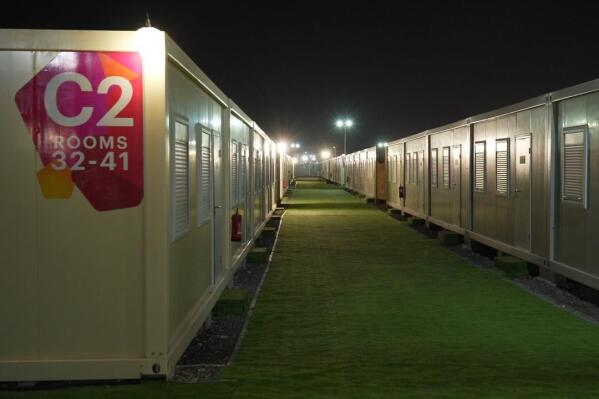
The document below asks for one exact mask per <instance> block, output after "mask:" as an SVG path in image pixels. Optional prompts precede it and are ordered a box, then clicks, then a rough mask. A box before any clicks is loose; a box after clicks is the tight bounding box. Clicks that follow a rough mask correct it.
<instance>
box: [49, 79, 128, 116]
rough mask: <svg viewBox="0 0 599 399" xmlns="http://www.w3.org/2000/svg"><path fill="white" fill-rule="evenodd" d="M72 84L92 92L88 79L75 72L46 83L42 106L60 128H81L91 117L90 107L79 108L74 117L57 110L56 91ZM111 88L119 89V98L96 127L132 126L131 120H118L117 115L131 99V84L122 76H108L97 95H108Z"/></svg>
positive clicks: (102, 82) (101, 83) (99, 86)
mask: <svg viewBox="0 0 599 399" xmlns="http://www.w3.org/2000/svg"><path fill="white" fill-rule="evenodd" d="M66 82H73V83H76V84H77V86H79V89H80V90H81V91H85V92H89V91H92V84H91V82H90V81H89V79H88V78H86V77H85V76H83V75H82V74H80V73H77V72H63V73H59V74H58V75H56V76H54V77H53V78H52V79H50V81H49V82H48V84H47V86H46V91H45V93H44V106H45V107H46V112H48V116H50V118H51V119H52V120H53V121H54V122H56V123H57V124H59V125H61V126H66V127H76V126H81V125H83V124H84V123H86V122H87V121H89V119H90V118H91V117H92V113H93V108H92V107H81V110H80V111H79V114H77V115H76V116H66V115H64V114H63V113H62V112H60V110H59V109H58V101H57V98H56V96H57V94H58V89H59V88H60V86H62V84H63V83H66ZM112 86H118V87H119V88H120V89H121V96H120V97H119V99H118V101H117V102H116V103H115V104H114V105H113V106H112V108H110V109H109V110H108V112H107V113H106V115H104V116H103V117H102V118H100V120H99V121H98V126H125V127H131V126H133V118H119V117H118V114H119V113H120V112H121V111H122V110H123V109H125V107H126V106H127V105H129V102H130V101H131V98H132V97H133V86H132V85H131V82H129V81H128V80H127V79H125V78H124V77H122V76H108V77H106V78H104V79H103V80H102V81H101V82H100V84H99V85H98V91H97V93H98V94H108V89H110V88H111V87H112Z"/></svg>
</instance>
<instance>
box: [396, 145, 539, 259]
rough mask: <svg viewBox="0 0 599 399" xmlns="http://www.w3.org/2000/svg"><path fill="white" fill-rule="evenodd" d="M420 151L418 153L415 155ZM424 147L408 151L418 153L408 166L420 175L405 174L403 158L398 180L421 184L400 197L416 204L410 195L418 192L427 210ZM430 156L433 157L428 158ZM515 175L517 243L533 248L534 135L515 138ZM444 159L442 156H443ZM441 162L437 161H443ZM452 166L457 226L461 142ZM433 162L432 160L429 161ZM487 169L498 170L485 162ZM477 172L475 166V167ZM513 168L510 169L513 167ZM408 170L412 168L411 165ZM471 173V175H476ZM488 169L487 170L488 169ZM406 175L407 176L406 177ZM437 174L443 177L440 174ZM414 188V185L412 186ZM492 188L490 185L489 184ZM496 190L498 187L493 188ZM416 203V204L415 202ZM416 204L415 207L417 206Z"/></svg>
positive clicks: (403, 201)
mask: <svg viewBox="0 0 599 399" xmlns="http://www.w3.org/2000/svg"><path fill="white" fill-rule="evenodd" d="M416 154H418V155H416ZM423 154H424V153H423V152H422V151H420V152H417V153H416V152H415V153H412V154H409V155H410V156H411V157H414V156H416V159H413V158H410V156H408V157H406V161H407V162H413V163H412V165H409V166H408V168H410V167H411V168H415V167H417V169H419V170H414V171H411V172H412V173H414V174H415V175H418V176H417V177H415V178H414V177H412V179H410V177H409V176H404V175H403V169H404V167H403V166H404V165H402V162H400V163H399V165H398V166H399V168H400V170H399V180H400V182H399V184H400V186H404V187H406V184H405V182H406V180H407V181H408V184H412V185H413V186H414V185H417V186H420V187H418V189H417V190H414V189H415V188H416V187H406V189H405V193H406V194H405V196H406V198H403V199H401V198H400V203H401V204H402V205H403V206H405V205H406V203H408V204H410V203H411V204H412V205H414V203H413V202H412V201H410V200H411V199H409V198H408V196H409V195H410V194H412V195H416V196H417V198H418V200H417V201H418V202H419V205H420V206H419V207H418V208H421V210H422V211H423V213H424V206H425V202H424V195H425V190H424V164H423V160H422V155H423ZM429 159H430V158H429ZM513 159H515V175H514V178H515V180H514V183H513V187H512V188H511V189H512V193H511V194H512V195H513V197H514V209H515V226H514V228H515V244H516V246H518V247H520V248H524V249H527V250H528V249H530V199H531V195H530V188H531V181H530V174H531V138H530V136H529V135H527V136H521V137H517V138H516V139H515V157H514V158H513ZM441 162H442V159H441ZM441 162H438V164H440V163H441ZM450 164H451V167H450V176H451V177H450V188H449V189H450V193H451V194H450V201H451V205H450V209H451V212H450V214H451V217H452V220H451V222H452V223H453V224H455V225H457V226H461V225H462V223H461V220H462V201H463V200H464V198H463V197H462V145H461V144H458V145H454V146H452V148H451V162H450ZM429 165H430V163H429ZM485 167H486V169H487V171H488V170H489V169H492V170H495V168H489V165H485ZM472 172H473V173H474V168H472ZM510 172H511V171H510ZM408 173H410V170H409V169H408ZM473 173H472V178H474V176H473ZM487 173H488V172H487ZM406 177H407V179H406ZM438 178H442V176H440V175H439V174H438ZM414 179H417V184H415V183H413V181H414ZM410 188H412V189H410ZM487 189H490V188H487ZM493 190H495V188H493ZM413 207H414V206H413ZM414 208H415V207H414Z"/></svg>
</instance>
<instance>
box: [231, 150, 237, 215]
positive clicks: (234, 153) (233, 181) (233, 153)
mask: <svg viewBox="0 0 599 399" xmlns="http://www.w3.org/2000/svg"><path fill="white" fill-rule="evenodd" d="M231 200H232V201H231V202H232V203H233V205H237V204H238V203H239V152H238V144H237V141H235V140H231Z"/></svg>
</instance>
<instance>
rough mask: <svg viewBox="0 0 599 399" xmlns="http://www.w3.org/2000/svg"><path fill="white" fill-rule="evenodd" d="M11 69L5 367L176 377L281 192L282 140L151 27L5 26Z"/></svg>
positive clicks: (4, 171)
mask: <svg viewBox="0 0 599 399" xmlns="http://www.w3.org/2000/svg"><path fill="white" fill-rule="evenodd" d="M0 71H1V73H2V78H1V79H0V112H1V113H2V126H1V127H0V131H1V135H2V138H3V140H4V145H3V146H1V147H0V182H1V183H2V187H3V192H4V193H5V195H3V196H1V197H0V209H2V210H3V212H2V219H1V224H2V227H3V228H2V230H1V233H0V234H2V236H1V239H0V301H1V302H2V306H1V307H0V318H1V319H2V320H4V321H5V322H3V323H2V326H1V327H0V381H40V380H77V379H86V380H88V379H129V378H133V379H135V378H140V377H142V376H149V375H152V376H156V375H158V376H166V377H169V376H171V375H172V373H173V371H174V368H175V365H176V363H177V361H178V359H179V358H180V356H181V354H182V353H183V351H184V350H185V348H186V347H187V346H188V344H189V342H190V341H191V339H192V338H193V337H194V335H195V334H196V333H197V331H198V330H199V328H200V326H201V325H202V324H203V323H204V321H205V320H207V318H208V317H209V314H210V312H211V309H212V307H213V305H214V304H215V302H216V301H217V299H218V298H219V296H220V294H221V292H222V291H223V289H224V288H225V287H226V285H227V284H228V283H229V282H230V281H231V278H232V275H233V272H234V271H235V270H236V268H237V266H238V265H239V264H240V263H241V262H242V261H243V259H244V257H245V255H246V253H247V252H248V250H249V249H250V246H251V244H252V242H253V240H254V238H255V237H256V235H257V234H259V233H260V230H261V229H262V228H263V226H264V224H265V222H266V220H267V219H268V217H269V215H270V214H271V212H272V209H273V207H274V206H275V203H276V202H277V196H279V195H282V192H280V191H277V190H276V184H275V170H276V165H275V161H274V160H275V159H276V151H275V147H276V146H275V145H274V143H273V142H272V140H271V139H270V138H269V137H268V136H267V135H266V134H264V132H262V131H261V130H260V129H259V127H258V126H257V125H256V124H255V123H254V122H253V121H252V120H251V119H250V118H249V117H248V116H247V115H246V114H245V113H244V112H243V111H242V110H241V109H240V108H239V107H238V106H237V105H235V103H233V101H231V100H230V99H229V98H227V97H226V96H225V94H224V93H223V92H222V91H221V90H220V89H219V88H218V87H217V86H216V85H215V84H214V83H213V82H212V81H211V80H210V79H209V78H208V77H207V76H206V75H205V74H204V73H203V72H202V71H201V70H200V69H199V68H198V66H197V65H196V64H195V63H194V62H193V61H192V60H191V59H190V58H189V57H188V56H187V55H186V54H185V53H184V52H183V51H182V50H181V49H180V48H179V47H178V46H177V45H176V44H175V43H174V42H173V41H172V40H171V39H170V38H169V37H168V36H167V35H166V34H165V33H164V32H160V31H158V30H156V29H153V28H143V29H140V30H139V31H137V32H109V31H37V30H0ZM234 212H239V213H240V214H242V216H243V236H242V240H241V241H239V242H232V241H231V231H230V229H231V225H230V220H231V216H232V214H233V213H234Z"/></svg>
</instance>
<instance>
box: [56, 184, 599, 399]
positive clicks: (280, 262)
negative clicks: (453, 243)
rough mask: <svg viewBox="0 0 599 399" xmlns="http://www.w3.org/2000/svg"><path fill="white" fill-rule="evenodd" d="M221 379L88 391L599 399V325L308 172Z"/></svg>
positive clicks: (296, 192) (126, 394)
mask: <svg viewBox="0 0 599 399" xmlns="http://www.w3.org/2000/svg"><path fill="white" fill-rule="evenodd" d="M288 202H289V204H290V205H291V207H290V208H289V209H288V211H287V213H286V214H285V216H284V220H283V226H282V229H281V233H280V235H279V240H278V244H277V247H276V251H275V254H274V257H273V261H272V263H271V265H270V271H269V274H268V275H267V278H266V281H265V283H264V286H263V288H262V292H261V294H260V297H259V298H258V302H257V306H256V308H255V309H254V314H253V316H252V319H251V321H250V324H249V328H248V331H247V334H246V336H245V338H244V341H243V343H242V346H241V350H240V352H239V353H238V355H237V357H236V358H235V361H234V364H233V365H232V366H230V367H228V368H227V369H225V370H224V371H223V372H222V373H221V375H220V378H219V381H218V382H216V383H208V384H200V385H181V384H164V383H142V384H141V385H140V386H133V387H124V388H118V387H116V388H114V387H113V388H106V389H104V388H102V387H95V388H94V389H92V390H86V389H84V390H83V391H80V390H79V389H75V390H68V391H66V392H65V391H62V392H61V391H57V392H54V393H53V394H54V395H56V396H54V395H53V394H50V395H51V397H61V398H62V397H73V398H74V397H79V396H77V394H76V392H79V393H80V394H81V392H85V393H86V395H85V397H86V398H90V397H92V398H96V397H102V398H105V397H106V398H108V397H123V398H138V397H139V398H141V397H143V398H163V397H177V398H182V397H185V398H192V397H197V398H207V397H209V398H272V399H281V398H302V399H304V398H411V397H422V398H431V397H474V398H478V397H501V398H504V397H519V398H533V397H537V398H550V397H555V398H573V397H599V328H598V327H595V326H592V325H590V324H588V323H586V322H584V321H582V320H580V319H578V318H576V317H574V316H572V315H571V314H569V313H566V312H564V311H562V310H560V309H558V308H556V307H554V306H552V305H550V304H548V303H546V302H544V301H542V300H540V299H538V298H536V297H534V296H532V295H531V294H529V293H526V292H524V291H522V290H521V289H519V288H517V287H515V286H514V285H512V284H511V283H510V282H508V281H507V280H505V279H504V278H503V277H502V276H501V275H500V274H499V273H498V272H496V271H495V270H490V269H482V268H477V267H475V266H473V265H471V264H469V263H467V262H466V261H465V260H463V259H462V258H460V257H458V256H457V255H455V254H454V253H453V252H451V251H449V250H448V249H446V248H444V247H443V246H441V245H440V244H439V243H438V241H437V240H433V239H430V238H427V237H425V236H423V235H421V234H420V233H418V232H416V231H415V230H413V229H412V228H410V227H409V226H407V224H406V223H404V222H398V221H396V220H395V219H393V218H391V217H389V216H387V215H386V214H385V213H383V212H381V211H379V210H378V209H376V208H375V207H373V206H371V205H367V204H365V203H364V202H363V201H361V200H359V199H358V198H356V197H354V196H352V195H350V194H348V193H346V192H345V191H343V190H341V189H340V188H338V187H336V186H333V185H327V184H324V183H320V182H314V181H300V182H299V183H298V186H297V188H296V189H295V190H294V191H293V194H292V196H291V198H290V200H289V201H288Z"/></svg>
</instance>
